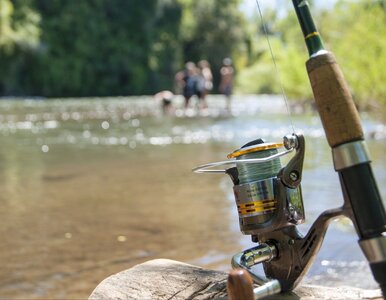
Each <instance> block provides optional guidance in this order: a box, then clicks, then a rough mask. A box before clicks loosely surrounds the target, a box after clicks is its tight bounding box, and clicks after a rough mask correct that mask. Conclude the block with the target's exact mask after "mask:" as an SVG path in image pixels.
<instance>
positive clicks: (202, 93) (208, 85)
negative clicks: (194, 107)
mask: <svg viewBox="0 0 386 300" xmlns="http://www.w3.org/2000/svg"><path fill="white" fill-rule="evenodd" d="M198 68H199V80H198V86H197V96H198V98H199V101H200V103H199V105H200V108H206V107H207V104H206V96H207V95H208V94H209V92H210V91H211V90H212V89H213V75H212V71H211V69H210V65H209V62H208V61H207V60H201V61H199V62H198Z"/></svg>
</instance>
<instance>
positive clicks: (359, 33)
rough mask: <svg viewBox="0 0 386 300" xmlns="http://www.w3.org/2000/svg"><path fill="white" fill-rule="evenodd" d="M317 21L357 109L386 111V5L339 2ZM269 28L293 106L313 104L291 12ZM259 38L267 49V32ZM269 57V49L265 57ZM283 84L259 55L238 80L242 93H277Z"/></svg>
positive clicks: (299, 36)
mask: <svg viewBox="0 0 386 300" xmlns="http://www.w3.org/2000/svg"><path fill="white" fill-rule="evenodd" d="M268 14H269V12H268ZM271 15H272V14H271ZM314 15H315V16H316V18H315V19H316V23H317V25H318V27H319V31H320V32H321V35H322V36H323V38H324V42H325V46H326V48H327V49H329V50H331V51H333V52H334V53H335V55H336V56H337V59H338V62H339V63H340V65H341V67H342V69H343V72H344V74H345V77H346V79H347V81H348V83H349V85H350V87H351V90H352V93H353V94H354V98H355V101H356V103H357V104H358V105H359V106H360V107H366V106H368V105H369V104H371V105H374V103H378V104H377V105H379V103H380V104H382V105H385V104H386V87H385V85H384V82H385V81H386V72H385V71H384V70H386V39H384V38H382V37H384V36H386V26H385V25H386V9H385V1H383V0H372V1H368V0H361V1H357V2H352V1H340V2H338V3H337V4H336V6H335V7H334V8H333V9H332V10H328V11H322V12H317V11H314ZM265 19H267V18H265ZM257 22H260V20H258V21H257ZM268 27H269V28H270V30H269V31H268V34H269V38H270V40H271V43H272V48H273V51H274V55H275V61H276V64H277V67H278V70H279V75H280V76H279V77H280V79H281V83H282V85H283V87H284V90H285V92H286V93H287V94H288V96H289V97H290V98H291V99H292V100H298V101H299V100H300V101H304V100H307V99H312V91H311V88H310V85H309V80H308V76H307V73H306V69H305V66H304V63H305V61H306V60H307V59H308V54H307V51H306V47H305V43H304V40H303V37H302V34H301V31H300V27H299V24H298V21H297V18H296V15H295V14H294V13H293V12H292V11H289V12H288V14H287V15H286V16H285V17H283V18H269V24H268ZM255 32H256V35H255V39H254V43H255V44H257V43H265V44H266V41H264V32H262V31H261V29H260V28H257V29H256V31H255ZM258 52H261V50H258ZM268 52H269V49H268V47H266V48H265V53H268ZM269 65H270V66H271V68H269ZM278 84H279V83H278V75H277V74H276V71H275V68H274V63H273V62H272V60H271V58H270V56H268V55H266V54H265V55H260V56H259V57H258V58H257V59H256V60H255V62H254V64H252V65H250V66H249V67H247V68H245V69H244V70H243V71H242V72H241V73H240V74H239V77H238V88H239V91H240V92H245V91H246V92H253V93H261V92H264V93H272V92H273V93H275V92H278V91H279V89H278Z"/></svg>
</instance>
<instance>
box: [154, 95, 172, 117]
mask: <svg viewBox="0 0 386 300" xmlns="http://www.w3.org/2000/svg"><path fill="white" fill-rule="evenodd" d="M173 97H174V94H173V93H172V92H171V91H168V90H164V91H160V92H158V93H157V94H155V95H154V100H155V101H157V102H158V103H160V105H161V109H162V113H163V114H164V115H171V114H172V113H173V105H172V100H173Z"/></svg>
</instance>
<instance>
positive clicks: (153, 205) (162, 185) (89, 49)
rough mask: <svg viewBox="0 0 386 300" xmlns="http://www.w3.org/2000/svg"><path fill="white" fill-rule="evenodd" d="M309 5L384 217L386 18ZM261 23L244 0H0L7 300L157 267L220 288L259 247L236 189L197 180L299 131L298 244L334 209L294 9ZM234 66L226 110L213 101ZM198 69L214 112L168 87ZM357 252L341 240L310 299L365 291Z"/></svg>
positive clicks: (67, 292)
mask: <svg viewBox="0 0 386 300" xmlns="http://www.w3.org/2000/svg"><path fill="white" fill-rule="evenodd" d="M309 2H311V4H312V9H313V13H314V15H315V19H316V23H317V25H318V27H319V30H320V32H321V34H322V36H323V37H324V41H325V45H326V47H327V48H328V49H331V50H333V52H334V53H335V55H336V56H337V59H338V61H339V63H340V64H341V67H342V69H343V71H344V73H345V76H346V79H347V80H348V82H349V84H350V87H351V89H352V92H353V95H354V99H355V102H356V104H357V107H358V108H359V110H360V112H361V117H362V120H363V125H364V130H365V134H366V138H367V141H368V144H369V148H370V152H371V154H372V159H373V168H374V172H375V175H376V178H377V180H378V184H379V188H380V191H381V194H382V196H383V199H386V197H385V195H386V172H385V167H386V161H385V159H384V158H385V153H386V126H385V107H386V85H385V84H384V83H385V82H386V73H385V70H386V53H385V52H386V50H385V49H386V39H385V38H384V37H385V36H386V26H385V23H386V2H385V1H384V0H366V1H365V0H362V1H348V0H345V1H321V0H320V1H316V0H315V1H309ZM260 5H261V8H262V11H263V15H264V23H262V20H261V19H260V17H259V15H258V10H257V6H256V2H255V0H243V1H241V0H206V1H191V0H130V1H124V0H114V1H111V0H110V1H108V0H82V1H77V0H66V1H60V0H50V1H45V0H0V96H1V98H0V141H1V147H0V200H1V206H0V219H1V220H2V226H0V233H1V236H2V241H1V243H0V247H1V251H0V260H1V262H2V268H1V271H0V298H1V299H26V298H30V299H42V298H49V299H52V298H60V299H63V298H87V297H88V295H89V294H90V293H91V292H92V290H93V289H94V288H95V286H96V285H97V284H98V283H99V282H100V281H102V280H103V279H104V278H105V277H107V276H109V275H111V274H114V273H116V272H119V271H122V270H124V269H127V268H129V267H131V266H133V265H135V264H137V263H141V262H144V261H146V260H149V259H154V258H160V257H164V258H171V259H176V260H181V261H184V262H187V263H192V264H196V265H200V266H203V267H210V268H214V269H218V270H224V271H227V270H229V268H230V263H229V261H230V258H231V256H232V255H233V254H234V253H236V252H238V251H240V250H242V249H244V248H246V247H249V246H251V245H252V243H251V242H250V238H249V237H248V236H242V234H241V233H240V232H239V228H238V218H237V211H236V208H235V205H234V200H233V194H232V184H231V182H230V180H229V179H228V178H223V177H221V176H214V175H213V176H210V175H197V174H192V173H191V169H192V168H193V167H195V166H197V165H200V164H203V163H207V162H212V161H218V160H224V159H225V157H226V155H227V154H228V153H230V152H232V151H233V150H235V149H237V148H239V147H240V146H241V145H243V144H245V143H246V142H248V141H250V140H252V139H256V138H258V137H262V138H264V139H266V140H267V141H272V142H278V141H281V139H282V137H283V135H285V134H288V133H291V132H292V131H293V127H295V130H296V131H299V132H303V133H304V134H305V137H306V145H307V153H306V161H305V166H304V168H305V169H304V174H303V177H304V179H303V196H304V202H305V209H306V214H307V217H308V219H307V222H306V224H304V225H303V227H302V228H303V229H302V230H303V231H304V232H305V231H306V230H307V228H309V226H310V225H311V224H312V221H313V220H314V219H315V218H316V217H317V215H318V214H319V213H321V212H322V210H324V209H327V208H332V207H335V206H339V205H340V204H341V203H342V196H341V192H340V186H339V182H338V178H337V175H336V174H335V172H334V171H333V166H332V162H331V153H330V149H329V147H328V145H327V143H326V141H325V136H324V132H323V129H322V126H321V124H320V121H319V117H318V115H317V113H316V112H315V110H314V108H313V105H312V91H311V89H310V86H309V82H308V78H307V74H306V70H305V61H306V60H307V57H308V54H307V50H306V47H305V45H304V41H303V37H302V34H301V30H300V27H299V25H298V23H297V20H296V16H295V13H294V11H293V8H292V6H291V5H292V4H291V1H285V0H276V1H271V0H260ZM264 27H265V28H266V31H267V35H268V37H269V40H270V42H271V45H272V49H273V52H274V54H275V60H276V64H277V67H278V71H279V75H278V73H277V72H276V71H275V67H274V64H273V62H272V59H271V55H270V52H269V47H268V44H267V41H266V37H265V30H264ZM227 57H229V58H231V60H232V63H233V70H234V82H233V95H232V96H231V102H229V99H228V98H227V97H225V96H224V95H222V94H221V89H219V86H220V83H221V73H220V70H221V67H222V65H223V59H224V58H227ZM203 59H205V60H207V61H208V62H209V64H210V68H211V72H212V74H213V89H212V90H211V91H210V94H209V95H208V96H207V98H206V102H207V107H205V108H204V109H198V108H196V107H195V103H196V102H197V99H196V98H195V97H193V98H192V103H191V106H192V107H190V108H189V109H188V110H187V109H185V108H184V99H183V96H182V95H180V92H181V90H179V89H178V88H179V86H178V83H176V80H175V79H176V74H177V73H178V72H179V71H181V70H183V69H184V65H185V63H186V62H187V61H192V62H195V63H197V62H198V61H200V60H203ZM279 77H280V81H279V80H278V78H279ZM280 83H281V84H282V85H283V87H284V90H285V92H286V94H287V96H288V103H285V101H284V99H283V97H282V96H281V95H280V93H281V87H280ZM161 90H170V91H173V92H174V93H175V94H176V95H175V96H174V97H173V98H172V105H173V111H172V113H167V114H165V110H164V108H163V107H162V105H161V104H160V102H157V101H156V99H155V98H154V97H153V95H154V94H156V93H157V92H159V91H161ZM228 106H229V107H228ZM288 110H290V112H291V116H289V114H288ZM356 240H357V237H356V234H355V231H354V229H353V227H352V225H351V223H350V222H349V221H348V220H346V219H342V220H340V221H338V222H334V223H333V225H332V226H331V228H330V230H329V231H328V234H327V239H326V242H325V244H324V246H323V247H322V249H321V252H320V254H319V255H318V258H317V261H316V262H315V264H314V266H313V267H312V268H311V270H310V273H309V275H308V276H307V277H306V279H305V282H307V283H312V284H323V285H329V286H337V285H350V286H357V287H363V288H376V284H375V283H374V281H373V279H372V276H371V274H370V271H369V268H368V266H367V262H366V261H365V259H364V257H363V255H362V253H361V251H360V250H359V247H358V245H357V242H356Z"/></svg>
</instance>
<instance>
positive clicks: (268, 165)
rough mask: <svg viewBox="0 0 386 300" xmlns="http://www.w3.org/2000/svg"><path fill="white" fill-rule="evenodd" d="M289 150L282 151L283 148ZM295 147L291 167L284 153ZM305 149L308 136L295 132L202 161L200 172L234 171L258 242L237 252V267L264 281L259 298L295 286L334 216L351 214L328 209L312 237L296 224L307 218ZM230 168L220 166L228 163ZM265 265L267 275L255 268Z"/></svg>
mask: <svg viewBox="0 0 386 300" xmlns="http://www.w3.org/2000/svg"><path fill="white" fill-rule="evenodd" d="M283 146H284V148H285V150H284V151H282V152H278V149H279V148H281V147H283ZM293 151H294V152H295V154H294V156H293V157H292V158H291V159H290V160H289V162H288V163H287V165H286V166H285V167H282V166H281V163H280V158H279V157H280V156H283V155H287V154H289V153H290V152H293ZM304 152H305V141H304V137H303V135H300V134H292V135H288V136H285V137H284V138H283V143H279V144H274V143H265V142H264V141H263V140H262V139H257V140H255V141H252V142H250V143H248V144H246V145H244V146H243V147H241V148H240V149H238V150H236V151H234V152H233V153H231V154H229V155H228V158H229V160H227V161H221V162H215V163H210V164H206V165H203V166H199V167H197V168H195V169H193V171H194V172H196V173H225V174H227V175H229V176H230V178H231V180H232V182H233V184H234V186H233V191H234V195H235V201H236V205H237V210H238V215H239V224H240V230H241V232H242V233H243V234H246V235H251V237H252V241H253V242H255V243H257V246H256V247H254V248H251V249H248V250H245V251H243V252H240V253H237V254H235V255H234V256H233V258H232V266H233V267H234V268H243V269H245V270H247V271H248V273H249V274H250V275H251V277H252V278H253V280H254V282H255V283H257V284H259V285H260V286H259V287H258V288H256V289H255V290H254V294H255V299H259V298H261V297H265V296H268V295H272V294H276V293H279V292H281V291H283V292H285V291H289V290H292V289H293V288H295V287H296V285H297V284H298V283H299V282H300V280H301V279H302V277H303V276H304V275H305V273H306V272H307V270H308V269H309V267H310V266H311V264H312V262H313V260H314V258H315V256H316V254H317V252H318V250H319V249H320V247H321V245H322V242H323V239H324V235H325V232H326V230H327V227H328V224H329V223H330V221H331V220H332V219H333V218H336V217H339V216H341V215H344V214H346V215H347V214H349V211H350V209H348V207H347V203H345V206H343V207H342V208H338V209H333V210H328V211H325V212H324V213H322V214H321V215H320V216H319V217H318V218H317V220H316V221H315V222H314V224H313V225H312V227H311V228H310V230H309V232H308V233H307V234H306V236H304V237H303V236H302V235H301V234H300V233H299V232H298V231H297V229H296V225H298V224H301V223H303V222H304V219H305V215H304V206H303V198H302V191H301V185H300V182H301V179H302V168H303V160H304ZM230 164H232V165H235V166H233V167H230V168H228V169H222V170H219V169H214V168H218V167H220V166H223V165H230ZM260 263H262V264H263V268H264V272H265V276H261V275H259V274H257V272H256V271H255V270H253V267H254V266H255V265H257V264H260Z"/></svg>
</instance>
